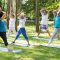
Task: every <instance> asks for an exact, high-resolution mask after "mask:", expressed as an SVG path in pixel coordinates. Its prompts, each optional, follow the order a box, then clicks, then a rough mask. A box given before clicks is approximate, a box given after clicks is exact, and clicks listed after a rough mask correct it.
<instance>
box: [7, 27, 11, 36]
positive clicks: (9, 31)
mask: <svg viewBox="0 0 60 60" xmlns="http://www.w3.org/2000/svg"><path fill="white" fill-rule="evenodd" d="M10 33H11V28H10V27H9V30H8V34H7V37H9V36H10Z"/></svg>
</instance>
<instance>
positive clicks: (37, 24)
mask: <svg viewBox="0 0 60 60" xmlns="http://www.w3.org/2000/svg"><path fill="white" fill-rule="evenodd" d="M35 3H36V8H35V9H36V10H35V11H36V13H35V15H36V32H39V10H38V0H35Z"/></svg>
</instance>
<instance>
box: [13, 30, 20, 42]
mask: <svg viewBox="0 0 60 60" xmlns="http://www.w3.org/2000/svg"><path fill="white" fill-rule="evenodd" d="M20 34H21V29H20V30H19V31H18V33H17V35H16V37H15V40H14V41H13V42H12V43H15V41H16V40H17V39H18V37H19V35H20Z"/></svg>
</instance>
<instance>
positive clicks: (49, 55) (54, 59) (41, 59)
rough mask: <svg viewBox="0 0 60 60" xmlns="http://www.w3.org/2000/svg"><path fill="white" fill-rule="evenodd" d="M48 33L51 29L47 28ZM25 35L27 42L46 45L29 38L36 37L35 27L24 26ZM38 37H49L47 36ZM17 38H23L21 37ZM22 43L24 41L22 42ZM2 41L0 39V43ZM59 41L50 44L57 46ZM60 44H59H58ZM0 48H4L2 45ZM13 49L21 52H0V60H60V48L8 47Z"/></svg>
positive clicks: (10, 38)
mask: <svg viewBox="0 0 60 60" xmlns="http://www.w3.org/2000/svg"><path fill="white" fill-rule="evenodd" d="M49 29H51V30H50V32H53V31H52V27H51V26H50V27H49ZM26 30H27V34H28V36H29V40H30V42H32V43H39V44H43V43H47V41H42V40H36V39H32V38H31V36H37V33H36V32H35V26H34V25H33V26H26ZM12 37H14V35H13V34H12V35H11V37H9V39H8V40H9V41H12V40H13V39H14V38H12ZM40 37H43V38H45V37H49V36H48V35H45V36H42V34H41V35H40ZM19 38H22V39H24V38H23V36H22V35H21V36H20V37H19ZM23 41H24V40H23ZM1 42H2V40H1V39H0V43H1ZM59 42H60V41H59V40H56V41H54V42H53V43H52V44H58V43H59ZM59 44H60V43H59ZM0 46H1V47H4V44H0ZM9 46H10V47H11V48H13V49H21V50H22V52H20V53H11V52H1V51H0V60H60V48H50V47H44V46H34V47H22V46H15V45H9Z"/></svg>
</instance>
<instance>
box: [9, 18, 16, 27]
mask: <svg viewBox="0 0 60 60" xmlns="http://www.w3.org/2000/svg"><path fill="white" fill-rule="evenodd" d="M15 21H16V19H15V18H10V20H9V27H15Z"/></svg>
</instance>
